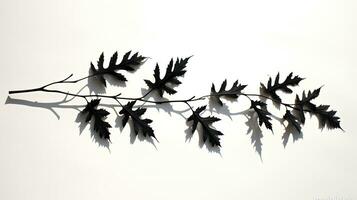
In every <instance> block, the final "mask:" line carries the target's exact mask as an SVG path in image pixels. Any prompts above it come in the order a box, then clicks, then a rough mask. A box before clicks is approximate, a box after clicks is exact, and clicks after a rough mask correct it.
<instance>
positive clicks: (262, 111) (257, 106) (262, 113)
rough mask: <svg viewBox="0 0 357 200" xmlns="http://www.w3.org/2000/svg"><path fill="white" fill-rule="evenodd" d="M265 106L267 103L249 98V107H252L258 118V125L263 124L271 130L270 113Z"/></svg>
mask: <svg viewBox="0 0 357 200" xmlns="http://www.w3.org/2000/svg"><path fill="white" fill-rule="evenodd" d="M266 107H267V104H266V103H264V102H262V101H253V100H251V106H250V108H251V109H253V110H254V111H255V112H256V113H257V115H258V120H259V126H262V125H263V124H264V125H265V127H266V128H267V129H270V130H273V129H272V124H271V122H270V120H271V118H270V117H269V115H271V114H270V113H269V112H268V110H267V108H266Z"/></svg>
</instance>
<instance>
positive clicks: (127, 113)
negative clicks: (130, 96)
mask: <svg viewBox="0 0 357 200" xmlns="http://www.w3.org/2000/svg"><path fill="white" fill-rule="evenodd" d="M135 103H136V101H130V102H128V103H127V104H126V105H125V106H123V109H122V110H121V111H120V112H119V114H121V115H123V121H122V124H123V128H124V127H125V125H126V124H127V122H128V120H129V117H130V118H131V120H132V122H133V127H134V132H135V134H136V135H138V134H139V132H141V133H142V134H143V136H144V137H146V136H150V137H153V138H155V139H156V137H155V134H154V130H153V129H152V128H151V126H150V125H149V124H150V123H151V122H152V120H151V119H141V118H140V117H141V115H143V114H144V113H145V112H146V108H137V109H136V110H133V106H134V104H135ZM156 141H157V139H156Z"/></svg>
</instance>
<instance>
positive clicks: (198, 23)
mask: <svg viewBox="0 0 357 200" xmlns="http://www.w3.org/2000/svg"><path fill="white" fill-rule="evenodd" d="M356 10H357V4H356V1H353V0H351V1H347V0H346V1H343V0H300V1H286V0H284V1H283V0H270V1H263V0H256V1H240V0H239V1H237V0H235V1H226V0H222V1H192V0H190V1H189V0H180V1H167V0H166V1H164V0H161V1H158V0H153V1H144V0H141V1H140V0H132V1H118V0H112V1H109V0H101V1H69V0H62V1H52V0H32V1H25V0H12V1H4V0H2V1H1V3H0V24H1V26H0V27H1V31H0V54H1V65H0V66H1V67H0V76H1V77H0V80H1V84H0V101H1V102H2V104H1V105H0V124H1V129H0V130H1V134H0V199H36V200H39V199H205V200H209V199H263V198H264V199H307V200H308V199H356V198H357V192H356V185H357V172H356V168H357V161H356V156H357V153H356V152H357V146H356V141H357V136H356V134H355V130H356V125H355V115H354V114H355V113H356V108H355V102H356V100H357V99H356V93H355V88H354V87H353V85H356V80H355V75H356V72H357V71H356V64H357V59H356V53H357V47H356V46H357V39H356V35H357V22H356V19H357V14H356ZM128 50H133V51H139V52H140V53H141V54H143V55H145V56H149V57H151V58H152V59H150V60H149V61H148V62H147V63H146V64H145V65H143V66H142V67H141V68H140V70H138V72H136V73H135V74H129V75H127V77H128V79H129V82H128V83H127V87H126V88H125V89H124V88H123V87H118V86H110V89H108V90H107V92H108V93H110V94H116V93H118V92H122V93H123V94H124V95H125V96H133V97H136V96H140V94H141V92H140V91H141V88H145V87H146V86H145V83H144V82H143V79H144V78H146V79H151V80H152V78H153V77H152V73H153V72H152V71H153V68H154V66H155V63H156V62H158V63H159V64H160V66H161V67H162V69H163V68H164V67H166V65H167V63H168V62H169V59H170V58H171V57H177V56H179V57H186V56H190V55H194V57H192V59H191V60H190V62H189V64H188V72H187V74H186V76H185V77H184V79H182V80H183V84H182V85H180V86H179V87H178V88H177V89H178V91H179V92H178V93H177V94H176V95H174V96H170V98H172V99H183V98H188V97H191V96H192V95H197V96H199V95H204V94H207V93H209V90H210V86H211V83H212V82H214V83H215V84H220V83H221V82H222V81H223V80H224V79H225V78H227V79H228V81H229V86H230V84H231V83H232V82H233V81H234V80H236V79H239V80H240V81H241V82H242V83H245V84H248V85H249V86H248V87H247V88H246V91H247V92H250V93H257V92H258V91H259V83H260V82H264V83H266V81H267V80H268V78H269V76H275V75H276V73H277V72H280V73H281V75H282V76H286V75H287V74H288V73H289V72H291V71H292V72H294V73H296V74H299V75H300V76H302V77H305V78H306V80H304V81H302V82H301V87H299V88H296V90H295V91H296V92H298V93H299V94H301V91H302V90H303V89H316V88H318V87H320V86H322V85H324V87H323V88H322V92H321V95H320V97H319V98H318V99H317V101H316V103H317V104H331V105H332V108H333V109H334V110H337V111H338V113H337V114H338V116H340V117H341V120H342V123H341V124H342V127H343V128H344V130H345V132H342V131H341V130H327V129H324V130H323V131H321V130H320V129H318V122H317V120H316V118H315V117H313V118H311V119H310V117H307V123H306V125H305V126H304V128H303V139H300V140H297V141H295V142H293V140H292V138H291V137H290V139H289V141H288V143H287V145H286V147H285V148H284V145H283V140H282V135H283V132H284V127H283V126H282V125H281V124H280V123H279V122H275V123H274V124H273V126H274V133H272V132H270V131H268V130H266V129H264V128H263V129H262V131H263V136H264V137H263V138H261V142H262V144H263V146H262V154H261V157H260V156H259V154H258V153H257V152H256V149H255V147H254V144H251V133H249V134H247V130H248V127H247V126H246V124H245V122H246V121H247V118H246V117H245V116H244V115H232V120H231V119H229V118H228V117H227V116H224V115H217V114H216V113H215V112H213V114H214V115H216V116H219V117H220V118H222V120H221V121H220V122H217V123H215V127H216V128H217V129H219V130H221V131H222V132H223V133H224V134H225V135H224V136H223V137H222V140H221V141H222V148H221V150H220V154H219V153H216V152H210V151H209V149H207V148H206V146H200V144H199V138H198V135H197V133H195V134H194V135H193V137H192V139H191V141H186V134H185V130H186V129H187V125H186V123H185V119H184V118H183V117H182V116H180V115H178V114H175V113H171V116H170V115H169V114H168V113H166V112H165V111H164V110H162V109H159V110H157V109H155V108H149V109H148V111H147V113H146V114H145V116H146V117H149V118H151V119H153V120H154V122H153V124H152V126H153V128H154V129H155V133H156V136H157V138H158V139H159V141H160V143H156V144H155V145H156V148H155V147H154V146H153V145H152V144H150V143H149V142H147V141H146V140H142V139H136V141H135V142H131V141H130V129H129V127H125V128H124V129H123V130H122V131H120V129H119V127H115V126H116V123H115V120H116V114H115V113H114V111H113V110H112V109H111V108H107V109H108V110H109V111H110V112H111V113H112V114H111V115H110V116H109V117H108V121H109V122H111V124H112V125H113V128H112V129H111V132H112V136H111V140H112V143H111V144H110V146H109V149H108V148H106V147H103V146H100V145H99V144H98V143H97V142H96V141H95V140H93V138H91V136H90V131H89V126H87V127H86V128H85V129H84V130H83V132H82V134H79V133H80V131H79V128H78V126H79V124H78V123H77V122H75V120H76V117H77V114H78V111H77V110H75V109H72V108H55V111H56V112H57V113H58V115H59V116H60V118H59V120H58V118H57V117H56V115H54V114H53V113H52V112H51V111H49V110H48V109H46V107H44V108H40V107H38V106H41V105H42V106H43V104H41V103H44V102H56V101H60V100H62V99H63V98H64V97H63V96H62V95H49V94H45V93H28V94H22V95H12V96H11V98H16V99H22V100H28V101H38V102H39V103H40V104H39V103H37V104H36V103H33V104H31V105H32V106H25V105H21V104H5V103H6V102H9V99H8V94H7V92H8V91H9V90H11V89H25V88H33V87H38V86H42V85H43V84H46V83H49V82H52V81H55V80H60V79H62V78H65V77H66V76H67V75H69V74H70V73H74V77H75V78H80V77H83V76H85V75H87V73H88V68H89V63H90V62H91V61H93V62H96V60H97V58H98V56H99V54H100V53H101V52H102V51H104V52H105V55H106V58H108V57H109V56H110V55H111V54H112V53H113V52H114V51H119V56H120V57H121V56H122V55H123V53H125V52H126V51H128ZM85 84H86V82H85V81H84V82H80V83H79V85H78V86H69V85H62V86H59V87H58V88H59V89H62V90H65V91H72V92H76V91H77V89H78V88H80V87H81V86H83V85H85ZM83 93H88V91H87V90H84V91H83ZM285 97H286V98H285V99H286V100H287V101H290V102H291V101H293V99H294V95H291V96H289V95H287V96H285ZM10 102H11V101H10ZM83 103H84V102H83V100H82V99H78V100H74V101H72V102H70V103H69V104H70V105H73V104H75V105H81V104H83ZM106 103H113V102H106ZM206 103H207V102H206V101H202V102H199V103H197V104H193V106H195V107H196V106H199V105H204V104H206ZM228 105H229V110H230V112H232V113H237V112H240V111H243V110H245V109H246V108H247V106H249V105H248V104H247V100H246V99H244V98H239V100H238V103H234V104H228ZM116 109H117V110H118V109H119V108H116ZM174 109H176V110H184V109H186V108H185V107H184V105H174ZM271 111H272V112H273V113H274V114H276V115H277V116H280V117H281V112H282V111H280V112H279V111H278V110H276V109H274V107H271ZM206 114H209V112H208V113H206ZM189 115H190V113H189V112H184V113H183V116H185V117H188V116H189ZM118 125H120V124H118Z"/></svg>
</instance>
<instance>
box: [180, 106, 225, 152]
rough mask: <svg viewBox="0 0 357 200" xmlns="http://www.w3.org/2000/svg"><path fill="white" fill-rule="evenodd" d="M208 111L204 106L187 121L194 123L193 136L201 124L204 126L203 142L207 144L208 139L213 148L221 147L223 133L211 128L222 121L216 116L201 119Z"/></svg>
mask: <svg viewBox="0 0 357 200" xmlns="http://www.w3.org/2000/svg"><path fill="white" fill-rule="evenodd" d="M205 109H206V106H202V107H199V108H197V109H196V110H195V111H193V112H192V115H191V116H190V117H189V118H188V119H187V121H193V123H192V134H193V133H194V132H195V130H196V128H197V125H198V123H200V124H201V126H202V135H203V142H206V140H207V139H208V142H209V143H210V144H211V145H212V146H216V145H217V146H219V147H220V146H221V143H220V141H219V140H220V138H219V136H220V135H223V133H222V132H220V131H218V130H216V129H213V128H212V127H211V125H212V123H214V122H216V121H219V120H220V119H219V118H217V117H214V116H209V117H201V116H200V113H201V112H202V111H204V110H205Z"/></svg>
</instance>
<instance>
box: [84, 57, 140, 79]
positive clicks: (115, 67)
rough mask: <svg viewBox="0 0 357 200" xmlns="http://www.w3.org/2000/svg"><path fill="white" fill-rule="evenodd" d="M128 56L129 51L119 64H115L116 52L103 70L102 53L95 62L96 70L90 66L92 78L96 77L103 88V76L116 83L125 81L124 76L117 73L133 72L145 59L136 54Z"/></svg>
mask: <svg viewBox="0 0 357 200" xmlns="http://www.w3.org/2000/svg"><path fill="white" fill-rule="evenodd" d="M130 54H131V51H129V52H127V53H126V54H125V55H124V56H123V59H122V60H121V62H120V63H119V64H117V60H118V52H115V53H114V54H113V55H112V57H111V58H110V61H109V65H108V67H107V68H104V66H103V65H104V53H102V54H101V55H100V56H99V59H98V62H97V67H98V69H96V68H95V67H94V65H93V63H91V64H90V65H91V67H90V69H91V72H92V76H94V77H96V78H97V79H98V80H99V81H100V82H101V83H102V84H103V85H104V86H106V85H107V84H106V80H105V78H104V75H110V76H112V77H113V78H114V79H115V80H117V81H127V79H126V78H125V76H124V75H123V74H121V73H118V72H117V71H119V70H125V71H130V72H131V71H135V68H136V67H138V66H140V65H141V64H143V63H144V62H145V60H146V57H143V56H140V55H139V54H138V53H135V54H134V55H132V56H131V57H130Z"/></svg>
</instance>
